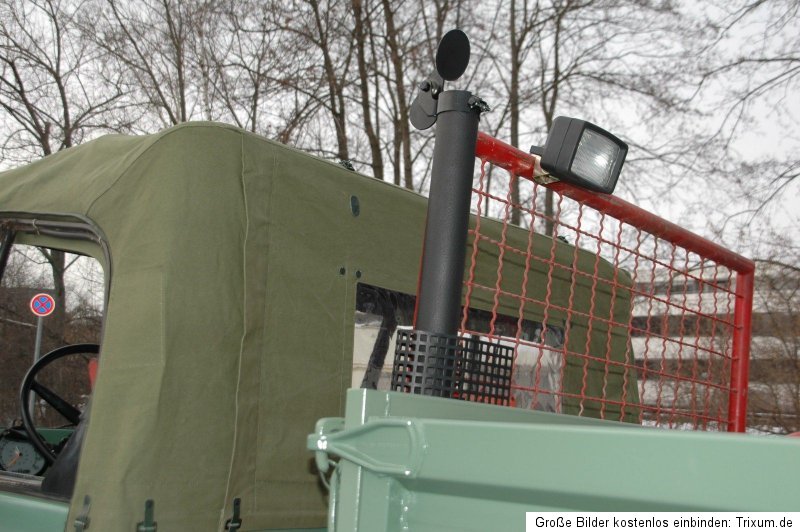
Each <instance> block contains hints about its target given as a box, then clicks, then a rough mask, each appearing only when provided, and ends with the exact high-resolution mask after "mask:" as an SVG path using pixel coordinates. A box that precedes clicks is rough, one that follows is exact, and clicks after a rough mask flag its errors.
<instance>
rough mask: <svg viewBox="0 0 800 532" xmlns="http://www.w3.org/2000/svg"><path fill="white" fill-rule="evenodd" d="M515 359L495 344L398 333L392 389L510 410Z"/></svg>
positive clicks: (471, 339) (415, 333)
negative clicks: (512, 366) (499, 406)
mask: <svg viewBox="0 0 800 532" xmlns="http://www.w3.org/2000/svg"><path fill="white" fill-rule="evenodd" d="M513 355H514V350H513V349H512V348H511V347H509V346H506V345H502V344H499V343H493V342H486V341H482V340H478V339H476V338H470V337H461V338H459V337H457V336H445V335H437V334H431V333H427V332H424V331H407V330H400V331H398V333H397V345H396V348H395V359H394V367H393V370H392V389H393V390H395V391H401V392H406V393H415V394H419V393H422V391H423V389H424V391H425V393H427V394H430V395H435V396H437V397H450V398H454V399H466V400H469V401H476V402H480V403H491V404H498V405H508V404H509V398H510V391H511V365H512V361H513Z"/></svg>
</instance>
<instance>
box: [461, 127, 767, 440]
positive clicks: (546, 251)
mask: <svg viewBox="0 0 800 532" xmlns="http://www.w3.org/2000/svg"><path fill="white" fill-rule="evenodd" d="M481 140H482V141H483V146H481V143H480V142H479V148H478V153H479V155H482V157H483V159H482V162H481V172H480V175H479V177H477V179H476V182H475V186H474V189H473V212H474V214H475V215H476V217H475V221H474V224H473V226H472V228H471V229H470V232H469V240H468V245H469V246H470V247H471V252H470V253H469V257H468V260H467V275H466V281H465V288H464V293H465V310H464V318H463V320H462V324H461V333H462V334H464V335H475V336H477V335H480V336H482V337H483V338H485V339H487V340H489V341H490V342H492V343H495V344H503V345H507V346H509V347H510V348H511V349H512V350H513V360H514V364H513V368H512V377H511V381H512V382H511V390H512V393H511V402H512V403H513V404H515V405H517V406H527V407H530V408H537V409H542V408H541V405H542V404H544V403H547V404H551V405H552V407H551V408H549V409H551V410H555V411H557V412H562V413H571V414H576V415H584V416H592V417H599V418H603V419H616V420H620V421H630V422H636V423H640V424H645V425H656V426H662V427H668V428H682V429H695V430H698V429H699V430H743V425H742V423H739V422H738V421H737V419H739V418H740V417H743V415H742V414H743V412H742V405H743V401H742V399H743V398H742V397H741V396H742V395H744V394H746V387H747V380H746V379H747V373H746V370H747V368H746V358H747V355H748V353H747V347H746V345H742V344H743V343H744V339H747V340H748V342H747V343H749V337H747V336H746V335H745V336H743V334H745V331H744V330H743V328H745V327H747V330H748V331H749V323H748V320H749V311H750V310H749V309H750V307H751V305H752V301H751V293H750V297H748V293H747V290H746V284H747V283H742V281H741V280H739V281H738V285H739V286H738V288H739V290H738V291H737V289H736V287H737V278H738V277H740V274H741V273H742V272H741V271H737V270H736V269H734V267H736V268H738V270H742V269H743V268H742V267H741V265H740V264H739V263H735V264H732V263H731V262H732V261H726V260H720V257H719V256H715V255H719V254H718V253H711V252H710V253H709V254H708V255H711V256H714V258H712V257H711V256H706V255H704V253H703V252H702V250H703V248H704V245H705V244H706V243H707V242H703V241H702V239H700V238H699V237H697V236H696V235H693V234H691V233H689V232H688V231H686V232H685V233H686V235H685V237H684V236H682V233H680V232H678V233H677V236H676V234H669V235H668V237H664V235H663V234H661V235H657V234H656V233H659V231H651V230H650V229H652V228H653V227H657V226H658V223H655V224H654V220H655V221H656V222H658V218H656V217H654V216H652V217H651V218H646V217H645V218H642V212H639V211H631V212H630V213H627V212H626V211H625V209H624V208H622V209H618V208H616V206H614V205H612V207H613V208H610V209H606V210H611V211H614V212H613V214H609V213H608V212H603V211H598V210H596V209H594V208H593V207H591V206H589V203H597V202H594V201H586V198H589V195H588V194H589V193H587V192H585V191H580V190H578V191H576V190H572V188H571V187H570V186H568V185H564V184H561V183H558V184H556V185H548V187H549V188H550V189H551V190H552V202H551V208H549V209H548V208H546V207H544V205H545V204H546V202H545V196H546V192H547V190H546V188H545V187H544V186H542V185H538V184H536V183H534V182H533V181H532V180H530V179H527V178H523V177H520V175H519V174H525V173H527V175H528V176H529V175H530V174H531V172H530V171H527V172H526V168H527V167H531V166H532V162H531V161H532V159H531V156H529V155H527V154H524V157H523V155H521V153H522V152H518V150H517V151H516V152H513V151H510V152H509V153H511V154H512V156H516V157H518V158H519V160H517V161H514V160H512V159H513V157H511V158H509V156H508V153H505V154H502V156H501V155H498V154H497V153H496V151H492V150H491V149H488V148H487V145H486V142H485V139H481ZM492 140H494V139H492ZM482 149H483V153H481V150H482ZM511 150H513V149H511ZM492 162H494V163H496V164H500V165H502V166H503V167H504V168H509V169H510V170H511V171H510V172H506V171H505V170H503V169H501V168H498V167H496V166H495V167H494V168H492ZM526 165H527V166H526ZM520 168H522V170H521V171H520V170H519V169H520ZM515 182H516V183H517V184H518V188H519V194H518V195H514V194H513V193H512V184H513V183H515ZM515 198H520V199H518V200H517V199H515ZM606 198H609V197H606ZM601 199H602V198H601ZM603 201H606V200H605V199H604V200H603ZM608 201H609V202H610V201H611V200H608ZM600 203H602V202H600ZM515 223H516V224H518V225H520V226H521V227H523V228H524V229H525V231H526V233H525V236H524V237H521V235H520V231H519V229H517V228H514V227H513V225H515ZM542 234H544V235H548V236H543V235H542ZM698 239H699V243H698V242H696V240H698ZM707 244H708V245H709V246H711V247H713V244H710V243H707ZM731 255H732V254H731ZM725 257H726V256H724V257H723V259H725ZM743 260H744V259H743ZM520 272H521V273H520ZM744 273H745V274H748V275H752V271H751V272H744ZM478 303H482V304H483V305H484V306H485V305H491V309H492V310H491V314H492V318H491V321H490V325H489V328H488V331H487V330H482V331H475V330H471V329H470V323H469V320H468V317H467V316H468V313H467V308H469V307H470V306H473V305H474V306H478ZM512 309H513V313H514V315H515V316H516V317H517V318H518V323H519V324H522V322H523V319H536V320H538V321H540V322H541V324H542V327H541V329H540V330H539V334H540V337H538V338H530V337H529V335H526V334H524V333H523V330H522V327H517V328H516V331H512V332H509V331H508V330H507V329H504V330H502V331H498V330H497V329H496V327H495V323H496V321H497V319H498V316H501V315H506V316H507V315H509V314H510V313H511V311H512ZM548 331H558V332H559V333H560V334H561V335H562V336H563V338H562V341H561V342H558V343H554V342H548V341H546V340H547V339H546V335H547V334H548ZM746 334H749V332H748V333H746ZM737 335H738V336H737ZM743 366H744V367H743ZM745 397H746V396H745Z"/></svg>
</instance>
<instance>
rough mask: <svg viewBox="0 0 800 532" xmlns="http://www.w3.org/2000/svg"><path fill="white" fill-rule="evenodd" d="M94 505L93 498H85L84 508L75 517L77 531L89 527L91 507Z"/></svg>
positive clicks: (79, 531)
mask: <svg viewBox="0 0 800 532" xmlns="http://www.w3.org/2000/svg"><path fill="white" fill-rule="evenodd" d="M91 506H92V500H91V499H90V498H89V496H88V495H87V496H85V497H84V498H83V508H81V511H80V513H79V514H78V515H77V516H76V517H75V523H74V524H75V532H83V531H84V530H86V529H87V528H89V508H91Z"/></svg>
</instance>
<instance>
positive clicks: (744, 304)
mask: <svg viewBox="0 0 800 532" xmlns="http://www.w3.org/2000/svg"><path fill="white" fill-rule="evenodd" d="M475 156H476V157H478V158H479V159H481V160H485V161H488V162H490V163H492V164H494V165H496V166H500V167H501V168H504V169H506V170H507V171H509V172H510V173H512V174H514V175H517V176H519V177H523V178H525V179H529V180H533V179H534V172H535V171H536V169H537V166H538V164H537V163H538V160H537V157H536V156H534V155H531V154H529V153H525V152H524V151H522V150H519V149H517V148H515V147H513V146H511V145H509V144H506V143H505V142H502V141H500V140H498V139H496V138H494V137H491V136H489V135H487V134H485V133H482V132H479V133H478V143H477V145H476V147H475ZM545 186H546V187H547V188H550V189H552V190H554V191H556V192H558V193H560V194H563V195H564V196H567V197H569V198H571V199H573V200H575V201H577V202H579V203H582V204H584V205H588V206H589V207H592V208H593V209H595V210H597V211H599V212H601V213H603V214H607V215H609V216H612V217H614V218H616V219H618V220H620V221H624V222H625V223H626V224H628V225H631V226H633V227H636V228H638V229H641V230H643V231H646V232H648V233H650V234H652V235H654V236H656V237H659V238H662V239H664V240H666V241H668V242H671V243H673V244H676V245H678V246H681V247H682V248H684V249H686V250H687V251H690V252H693V253H696V254H697V255H700V256H702V257H705V258H707V259H711V260H713V261H715V262H716V263H718V264H720V265H722V266H725V267H727V268H730V269H731V270H733V271H735V272H736V273H737V275H736V303H735V307H734V326H735V332H734V335H733V344H732V363H731V390H730V395H729V397H728V431H729V432H744V431H745V427H746V421H747V420H746V416H747V385H748V379H749V362H750V336H751V331H750V323H751V317H752V308H753V277H754V272H755V263H754V262H753V261H751V260H750V259H748V258H746V257H743V256H741V255H739V254H737V253H734V252H733V251H731V250H729V249H726V248H724V247H722V246H720V245H719V244H715V243H714V242H711V241H710V240H708V239H705V238H703V237H701V236H699V235H697V234H695V233H692V232H691V231H689V230H687V229H685V228H683V227H680V226H678V225H676V224H673V223H672V222H669V221H667V220H664V219H663V218H660V217H658V216H656V215H655V214H653V213H650V212H647V211H645V210H644V209H641V208H639V207H637V206H636V205H633V204H632V203H628V202H627V201H625V200H622V199H620V198H617V197H615V196H612V195H609V194H601V193H597V192H591V191H588V190H586V189H583V188H580V187H577V186H574V185H570V184H568V183H563V182H555V183H550V184H546V185H545Z"/></svg>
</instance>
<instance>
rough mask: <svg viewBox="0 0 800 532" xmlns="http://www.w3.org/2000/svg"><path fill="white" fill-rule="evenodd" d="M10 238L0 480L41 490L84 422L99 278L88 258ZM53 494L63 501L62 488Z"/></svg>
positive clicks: (6, 239) (0, 353)
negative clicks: (33, 483)
mask: <svg viewBox="0 0 800 532" xmlns="http://www.w3.org/2000/svg"><path fill="white" fill-rule="evenodd" d="M16 236H17V238H15V234H14V233H13V232H12V231H6V232H5V233H4V235H3V242H2V244H3V253H2V254H1V255H2V256H0V259H1V260H2V264H0V271H2V278H0V367H2V368H3V370H2V372H0V477H5V478H6V479H8V478H14V479H15V481H16V482H17V484H19V482H20V479H23V480H24V479H27V478H32V479H38V480H39V481H40V483H42V484H43V483H44V482H43V481H42V479H41V477H45V478H46V477H47V476H48V472H49V471H52V470H53V469H55V467H56V466H55V465H54V464H55V463H56V462H58V460H59V456H60V455H61V454H62V453H64V451H65V448H67V447H68V446H69V441H70V439H73V438H72V436H73V435H74V433H75V432H76V427H78V425H79V424H80V422H81V420H82V419H83V417H85V416H84V411H85V410H86V409H87V404H88V403H89V398H90V395H91V388H92V382H93V379H94V376H95V375H96V369H97V356H98V352H99V345H98V344H99V343H100V338H101V329H102V323H103V312H104V301H105V297H104V294H105V280H104V273H103V269H102V267H101V266H100V263H99V262H98V261H97V260H96V259H95V258H93V257H90V256H86V255H82V254H78V253H73V252H70V251H67V249H69V241H68V240H67V241H65V247H64V249H58V248H54V247H39V246H33V245H26V244H21V243H18V241H19V240H21V239H20V238H18V237H19V234H17V235H16ZM51 240H55V239H51ZM54 353H55V355H54ZM48 357H49V358H48ZM32 368H33V370H32ZM26 376H27V377H28V378H27V384H28V386H27V388H28V389H27V390H22V388H24V386H23V385H24V384H26ZM21 392H23V394H24V395H25V396H26V398H27V400H25V401H22V400H21V398H20V394H21ZM26 416H27V417H28V422H29V423H28V425H30V426H29V427H26V426H25V423H24V421H25V418H26ZM31 432H35V434H33V435H32V434H31ZM37 437H38V438H39V439H40V440H41V443H42V444H43V445H44V447H45V448H44V449H42V448H41V445H37V442H36V441H33V440H34V439H36V438H37ZM73 446H74V442H73ZM48 454H49V456H48ZM65 454H66V453H65ZM75 454H77V453H75ZM69 467H70V468H72V469H74V470H76V469H77V463H75V464H73V465H70V466H69ZM74 472H75V471H72V472H71V474H74ZM56 476H58V475H53V477H54V478H55V477H56ZM73 476H74V475H73ZM62 484H63V482H62ZM23 485H24V483H23ZM45 492H46V490H45ZM54 494H55V495H59V494H60V495H63V496H68V493H65V492H64V489H63V487H56V491H55V492H54Z"/></svg>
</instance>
